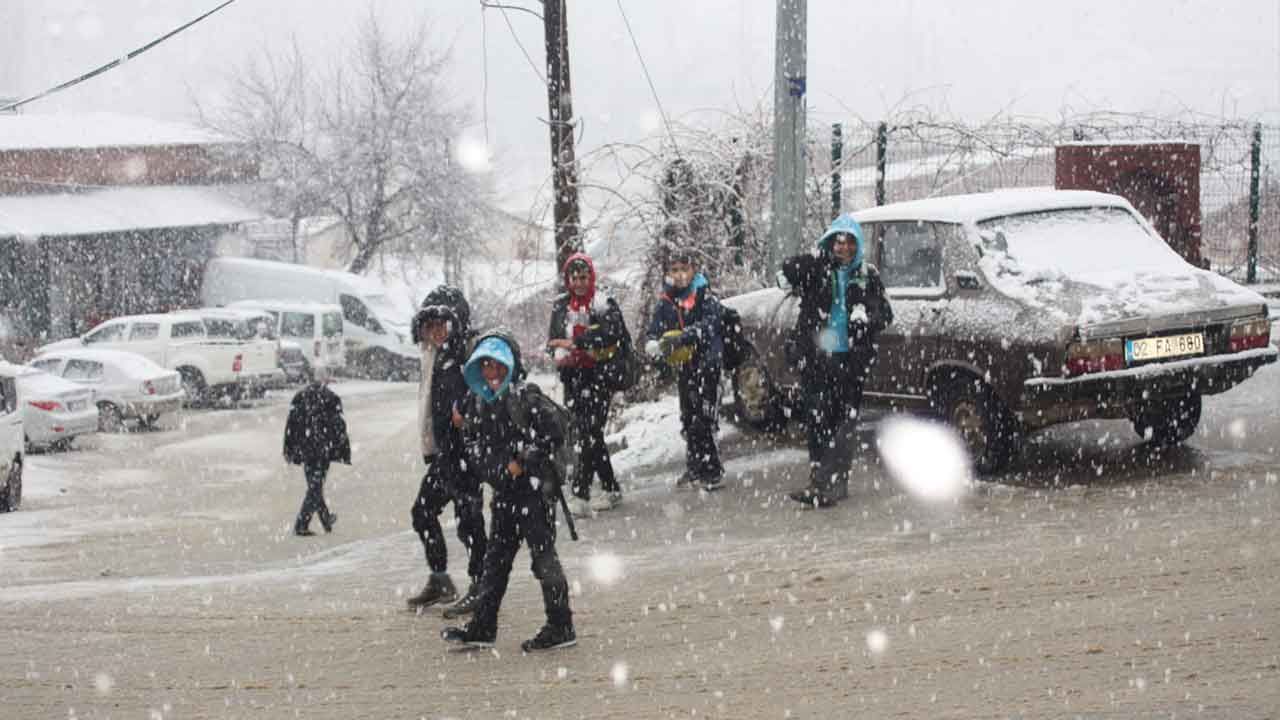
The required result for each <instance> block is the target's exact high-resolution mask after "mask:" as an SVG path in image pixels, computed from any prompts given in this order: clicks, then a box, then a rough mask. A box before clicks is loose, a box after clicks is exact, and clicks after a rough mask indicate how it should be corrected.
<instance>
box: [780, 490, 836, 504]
mask: <svg viewBox="0 0 1280 720" xmlns="http://www.w3.org/2000/svg"><path fill="white" fill-rule="evenodd" d="M787 497H788V498H790V499H792V500H794V501H796V502H798V503H800V504H802V505H805V506H807V507H811V508H829V507H835V506H836V503H837V502H838V501H839V500H838V499H837V498H835V497H832V496H831V495H828V494H826V493H823V492H822V491H820V490H818V489H817V488H815V487H807V488H804V489H803V490H796V491H794V492H790V493H787Z"/></svg>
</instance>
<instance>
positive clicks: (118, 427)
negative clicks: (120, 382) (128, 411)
mask: <svg viewBox="0 0 1280 720" xmlns="http://www.w3.org/2000/svg"><path fill="white" fill-rule="evenodd" d="M98 431H99V432H104V433H118V432H124V415H122V414H121V413H120V408H118V407H116V406H115V405H112V404H111V403H109V402H103V403H98Z"/></svg>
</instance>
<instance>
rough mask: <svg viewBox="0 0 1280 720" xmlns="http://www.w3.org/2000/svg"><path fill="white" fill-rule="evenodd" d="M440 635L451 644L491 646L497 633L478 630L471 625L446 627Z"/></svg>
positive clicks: (479, 646)
mask: <svg viewBox="0 0 1280 720" xmlns="http://www.w3.org/2000/svg"><path fill="white" fill-rule="evenodd" d="M440 637H441V638H442V639H444V641H445V642H447V643H449V644H451V645H464V646H466V647H473V648H491V647H493V642H494V640H497V633H496V632H494V633H484V632H478V631H477V630H476V629H475V628H473V627H471V625H467V626H466V627H464V628H460V627H447V628H445V629H444V630H441V631H440Z"/></svg>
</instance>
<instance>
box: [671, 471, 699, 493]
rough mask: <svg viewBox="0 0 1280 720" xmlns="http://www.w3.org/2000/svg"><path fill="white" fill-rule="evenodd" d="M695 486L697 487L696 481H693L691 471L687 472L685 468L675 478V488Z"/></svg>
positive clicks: (687, 488)
mask: <svg viewBox="0 0 1280 720" xmlns="http://www.w3.org/2000/svg"><path fill="white" fill-rule="evenodd" d="M697 487H698V485H697V483H695V482H694V481H693V473H691V472H689V471H688V470H685V471H684V473H682V474H681V475H680V477H678V478H676V489H677V490H693V489H695V488H697Z"/></svg>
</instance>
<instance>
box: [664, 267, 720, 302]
mask: <svg viewBox="0 0 1280 720" xmlns="http://www.w3.org/2000/svg"><path fill="white" fill-rule="evenodd" d="M707 285H709V283H708V282H707V278H706V276H705V275H703V274H702V273H694V275H693V279H692V280H690V281H689V287H687V288H685V289H683V290H677V289H675V288H674V287H672V286H671V285H670V284H669V283H667V281H666V280H665V279H664V280H663V281H662V292H663V293H665V294H666V295H668V296H670V297H671V298H674V299H677V300H678V299H680V298H683V297H685V296H686V295H688V294H689V293H691V292H698V290H700V289H701V288H704V287H706V286H707Z"/></svg>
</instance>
